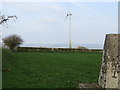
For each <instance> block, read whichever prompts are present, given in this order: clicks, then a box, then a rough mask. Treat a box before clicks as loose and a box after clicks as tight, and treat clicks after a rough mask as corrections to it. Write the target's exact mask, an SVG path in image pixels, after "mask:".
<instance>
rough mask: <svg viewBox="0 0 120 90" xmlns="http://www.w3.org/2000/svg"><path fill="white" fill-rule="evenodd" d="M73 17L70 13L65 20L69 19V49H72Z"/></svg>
mask: <svg viewBox="0 0 120 90" xmlns="http://www.w3.org/2000/svg"><path fill="white" fill-rule="evenodd" d="M71 16H72V13H71V12H68V13H67V16H66V18H65V20H66V19H67V17H69V48H72V40H71Z"/></svg>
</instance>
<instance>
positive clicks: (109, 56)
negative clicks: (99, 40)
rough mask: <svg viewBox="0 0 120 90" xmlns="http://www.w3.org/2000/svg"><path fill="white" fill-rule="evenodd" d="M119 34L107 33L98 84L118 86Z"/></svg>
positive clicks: (111, 86)
mask: <svg viewBox="0 0 120 90" xmlns="http://www.w3.org/2000/svg"><path fill="white" fill-rule="evenodd" d="M119 49H120V34H107V35H106V39H105V44H104V50H103V58H102V65H101V71H100V75H99V81H98V83H99V86H101V87H102V88H120V55H119V54H120V50H119Z"/></svg>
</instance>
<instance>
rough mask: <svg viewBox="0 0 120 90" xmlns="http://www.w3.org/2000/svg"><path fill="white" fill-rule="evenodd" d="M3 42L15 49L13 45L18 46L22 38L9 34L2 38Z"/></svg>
mask: <svg viewBox="0 0 120 90" xmlns="http://www.w3.org/2000/svg"><path fill="white" fill-rule="evenodd" d="M3 43H4V44H5V45H6V46H7V47H8V48H9V49H10V50H13V51H14V50H15V47H18V46H20V44H22V43H23V39H22V38H21V37H20V36H18V35H15V34H13V35H10V36H7V37H5V38H3Z"/></svg>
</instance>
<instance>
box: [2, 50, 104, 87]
mask: <svg viewBox="0 0 120 90" xmlns="http://www.w3.org/2000/svg"><path fill="white" fill-rule="evenodd" d="M101 58H102V54H100V53H47V52H46V53H45V52H29V53H27V52H16V53H13V52H11V51H8V50H3V68H9V69H11V70H10V71H6V72H3V88H75V87H78V84H79V83H88V82H89V83H95V82H97V80H98V75H99V69H100V65H101Z"/></svg>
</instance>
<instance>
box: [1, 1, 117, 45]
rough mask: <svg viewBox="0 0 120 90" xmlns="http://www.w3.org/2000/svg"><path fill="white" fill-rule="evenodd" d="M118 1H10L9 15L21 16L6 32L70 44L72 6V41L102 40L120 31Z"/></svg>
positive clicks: (6, 9) (36, 40)
mask: <svg viewBox="0 0 120 90" xmlns="http://www.w3.org/2000/svg"><path fill="white" fill-rule="evenodd" d="M117 5H118V3H117V2H71V3H67V2H34V3H33V2H9V3H8V2H6V3H4V4H3V12H2V13H4V14H5V15H16V16H17V17H18V19H17V20H16V21H15V22H13V21H9V22H8V28H6V27H5V25H4V28H3V32H2V36H3V37H5V36H8V35H11V34H17V35H20V36H21V37H22V38H23V40H24V44H25V43H29V44H30V43H34V44H45V43H52V44H66V43H68V40H69V36H68V35H69V28H68V19H67V20H66V21H64V19H65V17H66V14H67V12H68V9H69V10H70V11H71V13H72V14H73V15H72V43H73V44H75V43H80V44H86V43H87V44H101V45H103V43H104V39H105V35H106V34H109V33H118V6H117Z"/></svg>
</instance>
